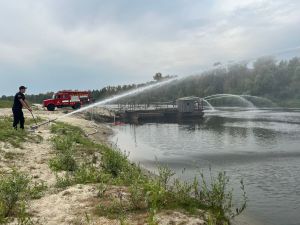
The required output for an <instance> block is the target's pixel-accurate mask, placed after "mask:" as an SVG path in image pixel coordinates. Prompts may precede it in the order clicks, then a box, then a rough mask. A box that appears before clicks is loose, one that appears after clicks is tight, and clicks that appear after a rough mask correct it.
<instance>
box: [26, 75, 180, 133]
mask: <svg viewBox="0 0 300 225" xmlns="http://www.w3.org/2000/svg"><path fill="white" fill-rule="evenodd" d="M175 80H177V78H171V79H168V80H164V81H161V82H158V83H155V84H150V85H148V86H145V87H140V88H137V89H134V90H131V91H128V92H125V93H123V94H119V95H116V96H113V97H111V98H107V99H104V100H102V101H99V102H96V103H94V104H91V105H88V106H85V107H83V108H80V109H77V110H75V111H73V112H70V113H68V114H65V115H62V116H59V117H57V118H55V119H52V120H48V121H46V122H43V123H40V124H36V125H35V126H32V127H31V129H32V130H35V129H37V128H39V127H41V126H43V125H46V124H49V123H51V122H54V121H56V120H58V119H62V118H65V117H68V116H71V115H73V114H76V113H80V112H83V111H86V110H88V109H90V108H93V107H95V106H99V105H104V104H107V103H109V102H113V101H116V100H119V99H121V98H124V97H128V96H131V95H136V94H139V93H142V92H144V91H147V90H150V89H152V88H156V87H160V86H164V85H167V84H169V83H171V82H173V81H175Z"/></svg>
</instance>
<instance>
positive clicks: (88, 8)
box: [0, 0, 300, 93]
mask: <svg viewBox="0 0 300 225" xmlns="http://www.w3.org/2000/svg"><path fill="white" fill-rule="evenodd" d="M299 9H300V2H299V3H298V1H293V0H286V1H281V0H273V1H271V0H243V1H234V0H204V1H197V0H174V1H172V2H170V1H167V0H160V1H158V0H144V1H140V0H131V1H129V0H116V1H98V0H91V1H83V0H66V1H60V0H44V1H34V0H28V1H1V2H0V15H1V20H0V29H1V33H0V66H1V68H0V72H1V73H2V74H3V75H1V76H2V77H4V78H3V80H4V82H5V81H7V82H8V80H9V79H8V78H7V79H6V78H5V76H11V77H14V78H15V79H20V80H22V79H23V80H26V79H24V75H23V77H22V76H21V75H20V74H19V72H20V71H22V73H23V74H26V76H28V77H31V78H33V77H39V76H43V77H44V78H45V80H48V81H49V82H48V85H47V86H45V87H41V88H37V89H35V90H34V91H45V90H49V89H50V90H52V89H54V88H56V86H55V83H54V82H51V76H53V73H55V76H57V77H60V80H61V84H62V85H61V86H64V85H68V84H69V83H68V82H69V80H70V76H71V75H70V74H74V75H73V76H74V77H82V76H84V77H86V78H87V80H89V81H87V82H84V84H85V86H84V87H82V88H97V87H99V88H100V86H101V85H106V84H110V83H118V82H123V83H124V82H126V80H127V81H128V82H138V81H145V80H148V79H150V78H151V76H152V75H153V74H154V73H155V72H158V71H160V72H162V73H167V74H179V75H181V74H183V75H188V74H193V73H195V72H198V71H201V69H202V68H205V67H207V66H210V65H212V64H213V62H215V61H223V62H224V61H225V62H226V61H228V60H231V59H241V58H247V57H253V56H255V55H263V54H265V53H269V52H273V51H276V50H278V49H283V48H288V47H292V46H295V45H296V46H298V45H299V36H300V31H299V29H298V25H299V23H300V14H299V13H298V12H299ZM51 71H53V73H52V75H51ZM104 78H105V79H104ZM99 79H100V80H99ZM101 79H103V80H101ZM95 80H97V82H95ZM27 81H28V82H32V86H35V85H34V80H32V81H31V80H30V79H27ZM4 82H1V84H0V90H1V91H2V92H3V93H6V92H7V90H8V88H10V89H11V88H12V86H9V85H7V84H4ZM72 85H73V86H71V87H70V88H76V80H75V81H74V82H73V81H72ZM96 85H97V86H96ZM78 86H80V85H79V84H78Z"/></svg>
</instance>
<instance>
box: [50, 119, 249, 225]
mask: <svg viewBox="0 0 300 225" xmlns="http://www.w3.org/2000/svg"><path fill="white" fill-rule="evenodd" d="M51 131H52V133H54V134H55V136H54V138H53V139H52V142H53V146H54V148H55V149H56V156H55V158H54V159H52V160H50V167H51V168H52V169H53V170H54V171H61V170H63V171H65V172H64V173H62V174H61V175H57V183H56V186H57V187H58V188H66V187H68V186H70V185H73V184H87V183H95V184H97V185H98V191H99V192H98V196H99V204H98V207H97V209H96V210H95V213H96V214H98V215H100V216H106V217H109V218H118V219H119V220H120V221H122V223H123V224H124V223H125V221H126V218H125V215H128V214H132V215H135V214H136V213H139V212H147V214H148V217H147V218H145V219H146V220H147V221H148V223H149V224H156V221H155V214H156V213H157V212H159V211H161V210H167V209H177V210H182V211H184V212H186V213H191V214H193V215H202V212H199V210H201V209H202V210H205V211H207V212H209V215H211V216H209V215H208V216H207V220H210V224H223V225H224V224H229V223H230V219H231V218H233V217H235V216H237V215H239V214H240V213H241V212H243V210H244V209H245V207H246V202H247V198H246V194H245V190H244V185H243V183H242V182H241V184H242V185H241V190H242V191H243V197H244V198H243V200H244V203H243V204H242V206H241V207H237V208H236V207H235V206H234V204H233V203H232V202H233V201H232V190H229V188H228V183H229V178H228V177H227V176H226V174H225V173H219V174H218V176H217V177H213V176H212V175H211V177H210V179H208V180H209V182H208V181H207V179H206V178H205V177H204V176H203V174H200V175H199V176H197V177H195V179H194V182H192V183H188V182H183V181H181V180H179V179H177V178H174V175H175V174H174V172H173V171H171V170H170V169H168V168H166V167H162V166H160V167H159V168H158V169H159V174H158V176H148V175H145V174H144V173H143V172H142V170H141V169H140V168H139V166H137V165H135V164H132V163H130V162H129V160H128V159H127V156H126V155H125V154H124V153H122V152H120V151H118V150H114V149H111V148H109V147H107V146H105V145H99V144H95V143H93V142H92V141H90V140H89V139H88V138H87V137H85V135H84V132H83V131H82V130H81V129H80V128H78V127H74V126H71V125H67V124H63V123H56V124H54V125H52V128H51ZM66 159H67V160H66ZM108 185H110V186H111V187H113V186H112V185H117V186H118V187H123V189H122V188H121V189H122V190H119V191H118V192H117V196H112V195H111V194H109V193H106V192H107V186H108ZM124 192H127V193H128V195H124ZM202 216H203V215H202Z"/></svg>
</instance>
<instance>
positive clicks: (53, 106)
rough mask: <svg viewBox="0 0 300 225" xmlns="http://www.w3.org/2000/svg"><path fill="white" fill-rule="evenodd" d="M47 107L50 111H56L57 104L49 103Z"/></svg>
mask: <svg viewBox="0 0 300 225" xmlns="http://www.w3.org/2000/svg"><path fill="white" fill-rule="evenodd" d="M47 109H48V111H54V110H55V105H53V104H49V105H47Z"/></svg>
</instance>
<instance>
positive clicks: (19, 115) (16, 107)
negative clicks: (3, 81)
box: [12, 86, 32, 130]
mask: <svg viewBox="0 0 300 225" xmlns="http://www.w3.org/2000/svg"><path fill="white" fill-rule="evenodd" d="M26 89H27V88H26V87H24V86H21V87H19V92H18V93H17V94H16V95H15V97H14V104H13V107H12V112H13V115H14V122H13V128H14V129H16V130H17V128H18V124H19V123H20V128H21V129H22V130H24V124H25V118H24V114H23V111H22V109H23V107H24V108H26V109H28V110H29V111H30V112H32V109H31V108H30V106H29V104H28V102H27V101H26V100H25V95H24V93H25V92H26Z"/></svg>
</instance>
